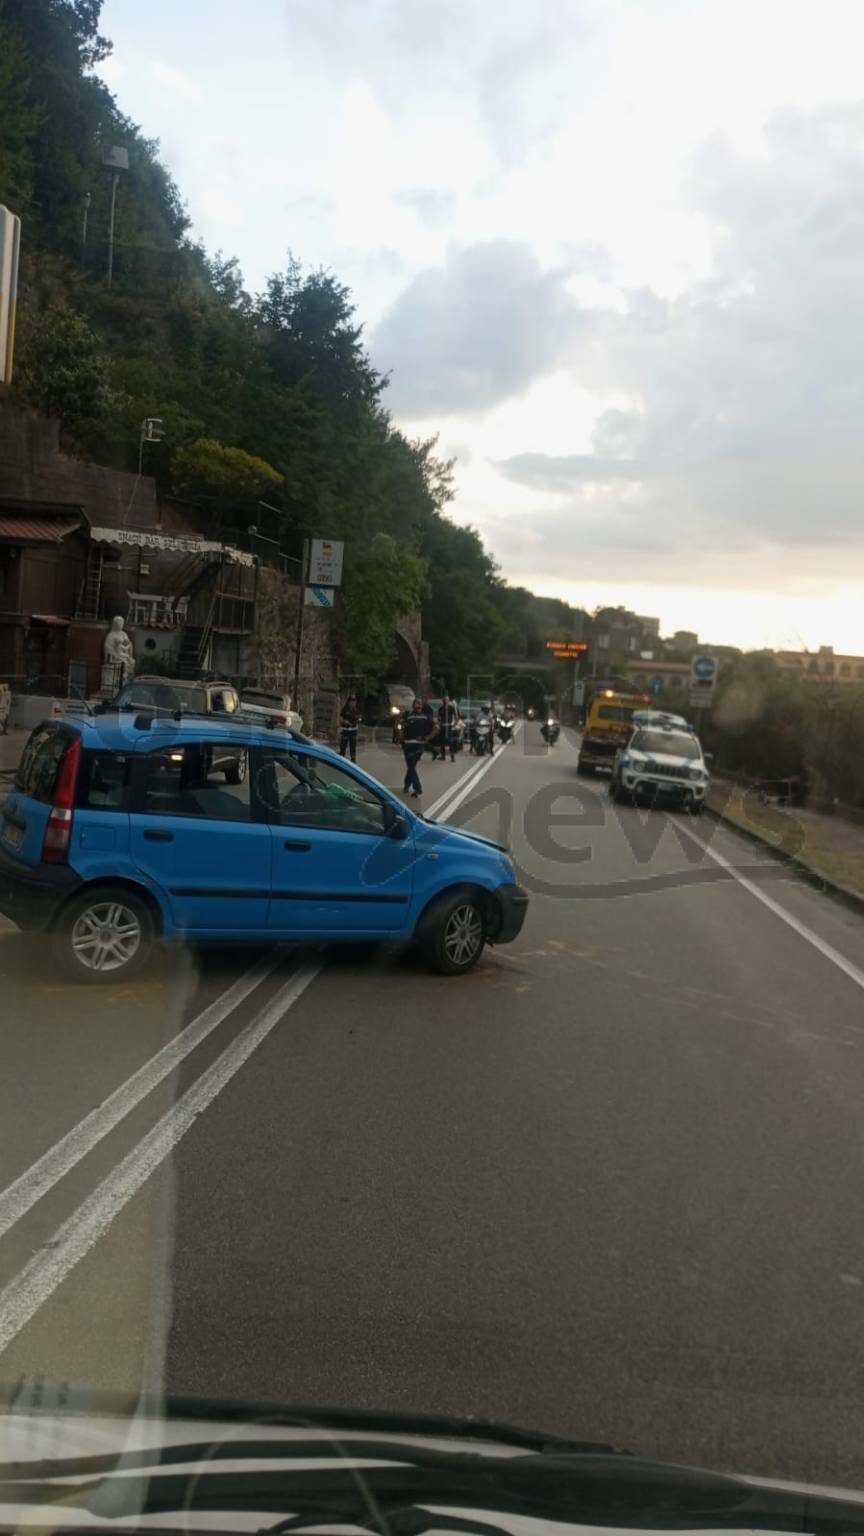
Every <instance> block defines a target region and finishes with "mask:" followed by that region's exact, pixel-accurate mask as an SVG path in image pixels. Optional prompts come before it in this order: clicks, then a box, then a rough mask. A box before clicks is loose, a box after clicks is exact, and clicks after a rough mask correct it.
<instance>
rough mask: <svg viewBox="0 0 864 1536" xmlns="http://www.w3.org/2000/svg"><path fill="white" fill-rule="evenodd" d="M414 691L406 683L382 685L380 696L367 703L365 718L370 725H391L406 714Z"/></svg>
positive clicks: (412, 699) (412, 701) (412, 700)
mask: <svg viewBox="0 0 864 1536" xmlns="http://www.w3.org/2000/svg"><path fill="white" fill-rule="evenodd" d="M414 694H415V690H414V689H413V688H411V687H409V685H408V684H407V683H384V684H383V686H382V688H381V692H380V694H379V695H378V696H377V697H375V696H372V698H371V699H370V700H368V701H367V706H366V710H365V713H366V717H367V723H368V724H370V725H392V723H393V721H394V720H398V719H400V718H401V716H402V715H403V714H407V713H408V711H409V710H410V708H411V705H412V704H413V703H414Z"/></svg>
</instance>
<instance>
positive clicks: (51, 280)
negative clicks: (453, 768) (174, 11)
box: [0, 0, 572, 687]
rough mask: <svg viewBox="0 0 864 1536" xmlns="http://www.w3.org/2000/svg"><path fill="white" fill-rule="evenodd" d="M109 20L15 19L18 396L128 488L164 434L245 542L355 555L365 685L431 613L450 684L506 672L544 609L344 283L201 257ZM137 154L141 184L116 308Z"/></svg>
mask: <svg viewBox="0 0 864 1536" xmlns="http://www.w3.org/2000/svg"><path fill="white" fill-rule="evenodd" d="M100 11H101V0H0V100H2V103H3V110H2V113H0V202H3V203H5V204H6V205H7V206H8V207H10V208H12V209H13V210H14V211H15V212H17V213H19V214H20V215H21V218H22V220H23V250H22V271H21V282H20V304H19V329H18V339H17V359H16V379H15V386H14V394H15V396H17V398H18V399H19V400H20V401H22V402H24V403H26V404H28V405H29V406H31V407H35V408H36V409H37V410H39V411H42V412H45V413H46V414H50V415H54V416H58V417H59V418H60V420H61V421H62V423H63V432H64V443H65V445H66V447H67V449H68V450H70V451H72V452H74V453H77V454H79V455H81V456H82V457H89V458H93V459H95V460H98V461H99V462H102V463H107V464H113V465H116V466H118V467H122V468H127V469H130V468H135V467H136V466H137V455H138V438H139V431H140V423H141V421H142V420H143V418H144V417H146V416H159V417H161V418H162V419H163V420H164V423H165V428H166V436H165V439H164V442H163V443H162V444H161V445H160V447H159V448H158V450H151V451H148V463H147V467H148V469H150V470H151V471H152V472H153V473H154V474H155V475H156V477H157V479H158V480H159V481H160V483H161V485H162V487H163V489H165V490H169V491H171V492H172V493H174V494H178V495H181V496H182V497H184V498H185V499H186V500H188V501H190V502H192V503H194V504H195V505H197V506H198V507H200V508H203V509H205V510H206V511H207V512H208V514H209V515H210V516H211V517H212V518H213V520H214V521H215V522H217V523H218V524H219V525H221V526H222V527H223V529H225V530H229V529H232V528H238V527H239V528H243V527H245V526H249V525H250V524H254V525H256V526H257V527H258V528H259V530H260V531H261V532H262V533H265V534H267V535H270V536H273V537H277V538H278V539H279V540H280V542H281V544H282V547H283V549H284V550H286V552H288V553H292V554H295V555H296V554H298V553H299V550H300V545H301V543H302V539H303V537H304V536H305V535H307V534H311V533H318V534H324V535H327V536H330V537H334V538H344V539H345V540H346V543H347V551H346V574H345V588H344V592H343V594H342V596H341V598H340V604H339V615H338V624H339V636H338V640H339V644H340V648H341V650H342V653H343V657H344V658H345V660H346V661H347V662H349V663H350V667H351V670H352V671H355V672H368V673H371V674H375V673H378V674H381V673H383V672H385V671H386V669H387V667H388V665H389V664H390V662H391V660H392V655H391V645H392V629H393V623H394V621H395V619H396V618H397V617H398V616H399V615H400V614H402V613H406V612H409V611H411V610H412V609H414V608H416V607H417V606H418V604H419V603H422V607H423V617H424V634H425V637H426V638H427V639H428V640H429V642H430V647H431V653H432V658H433V669H434V671H435V674H436V676H438V677H442V678H446V679H448V680H449V681H450V684H451V686H453V687H458V686H460V685H461V684H462V683H463V681H464V679H465V678H466V676H467V675H468V674H469V673H472V672H473V673H478V672H479V673H482V672H488V671H491V670H492V666H493V662H494V657H495V654H496V652H497V651H498V649H499V647H500V645H501V643H502V641H509V642H510V643H511V644H514V645H516V646H517V647H518V648H521V649H523V650H524V649H525V648H526V645H527V643H528V634H529V631H531V632H533V631H534V630H535V629H536V628H537V622H538V621H537V616H536V614H534V613H533V601H534V600H533V599H532V597H531V594H530V593H527V592H519V591H513V592H511V591H510V589H508V588H506V587H505V586H504V584H503V582H502V581H501V579H500V577H499V574H498V572H497V570H496V567H495V564H494V561H493V560H492V558H491V556H490V555H489V553H488V552H487V551H486V550H485V549H484V547H483V544H482V542H481V540H480V538H479V537H478V535H477V534H476V532H475V531H474V530H473V529H471V528H465V527H461V526H459V525H457V524H456V523H454V522H453V521H452V520H451V519H450V518H448V517H447V515H446V512H445V509H446V507H447V504H448V502H449V501H450V500H451V498H452V495H453V482H452V465H451V464H449V463H446V462H443V461H442V460H441V459H440V458H439V457H438V456H437V455H436V451H435V441H434V439H433V440H429V441H410V440H409V439H407V438H406V437H405V436H404V435H403V433H401V432H400V431H398V430H397V428H396V427H395V426H394V424H393V422H392V420H391V418H390V415H389V413H388V411H387V409H386V404H385V401H386V382H387V381H386V379H384V378H383V377H382V376H381V374H380V373H379V372H378V371H377V370H376V369H375V367H374V366H373V364H372V362H371V360H370V358H369V356H368V354H367V352H366V350H365V348H364V345H363V340H362V331H361V326H360V323H359V321H358V319H357V317H356V315H355V312H354V307H353V304H352V301H351V295H350V293H349V291H348V289H347V288H346V287H345V286H344V285H343V284H342V283H340V282H339V280H338V278H337V277H336V276H335V275H334V274H332V273H330V272H326V271H305V270H304V269H303V267H302V266H301V264H300V261H299V260H297V259H295V258H294V257H293V256H291V257H289V258H288V259H287V260H286V264H285V267H284V269H283V270H282V271H280V272H274V273H273V274H272V275H271V276H270V277H269V278H268V280H267V282H266V283H265V285H264V289H263V291H262V292H261V293H257V294H250V293H248V292H247V291H246V288H245V286H244V281H243V276H242V273H241V271H240V269H239V266H238V264H237V261H236V260H235V259H234V258H233V257H230V256H224V255H222V254H221V253H220V252H217V253H216V254H215V255H213V254H210V253H208V252H207V251H206V250H205V249H204V248H203V247H202V246H201V245H200V244H199V243H198V242H196V241H195V240H194V239H193V238H192V236H191V234H190V223H189V218H188V215H187V213H186V210H185V207H184V204H183V199H182V197H181V194H180V191H179V189H178V188H177V186H176V185H175V183H174V181H173V179H172V177H171V175H170V173H169V171H168V170H167V169H166V167H165V166H164V165H163V164H162V162H161V160H160V158H159V152H158V149H159V146H158V144H157V143H156V142H155V141H153V140H151V139H148V138H146V137H145V135H144V134H143V133H142V132H141V130H140V129H139V128H138V127H137V126H136V125H135V124H134V123H133V122H131V121H130V119H129V118H128V117H126V116H125V115H124V113H123V112H122V110H121V108H120V106H119V104H118V102H117V100H116V99H115V97H114V95H113V94H112V92H111V91H110V90H109V89H108V87H107V86H106V85H105V83H104V82H103V81H102V80H101V79H100V78H99V76H98V75H97V74H96V73H95V70H94V66H96V65H97V64H98V63H99V62H100V61H101V60H103V59H105V58H106V57H107V55H108V54H109V52H110V48H111V45H110V42H109V41H108V40H107V39H106V38H104V37H103V36H102V35H101V33H100V30H99V23H100ZM115 144H118V145H123V146H125V148H126V149H127V150H128V154H129V170H128V172H125V173H123V176H122V182H121V188H120V195H119V196H118V200H117V214H116V234H115V255H114V279H113V284H112V286H111V288H110V289H109V288H108V286H107V284H106V281H105V274H106V260H107V230H108V219H109V198H110V184H111V175H110V172H109V171H108V170H107V169H106V167H105V165H104V163H103V157H104V155H105V152H106V150H107V149H108V148H109V147H110V146H112V145H115ZM87 199H89V206H88V218H87V240H86V243H85V242H84V241H83V239H82V232H83V216H84V209H85V201H86V200H87ZM262 500H263V501H266V502H267V503H268V506H269V507H270V508H274V509H275V511H268V510H267V509H264V508H262V507H261V505H260V502H261V501H262ZM557 607H558V609H559V610H560V615H559V619H560V622H559V628H560V627H561V623H564V624H565V626H569V619H570V618H571V617H572V615H570V610H569V609H568V608H567V605H566V604H563V603H562V604H558V605H557ZM514 631H515V638H514Z"/></svg>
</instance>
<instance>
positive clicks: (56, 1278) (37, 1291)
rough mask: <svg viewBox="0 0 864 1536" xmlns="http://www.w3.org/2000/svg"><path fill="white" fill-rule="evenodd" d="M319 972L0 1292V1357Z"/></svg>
mask: <svg viewBox="0 0 864 1536" xmlns="http://www.w3.org/2000/svg"><path fill="white" fill-rule="evenodd" d="M320 969H321V967H320V965H305V966H303V967H301V969H300V970H299V971H297V972H296V973H295V975H294V976H292V977H291V979H290V980H289V981H287V982H286V983H285V985H284V986H283V987H280V989H279V991H278V992H277V993H276V995H275V996H274V997H273V998H272V999H271V1001H270V1002H269V1003H267V1004H266V1006H265V1007H264V1008H263V1009H261V1011H260V1012H259V1013H258V1014H256V1015H255V1017H254V1018H253V1019H251V1020H250V1022H249V1023H248V1024H247V1025H246V1026H245V1027H244V1028H243V1029H242V1030H241V1031H240V1034H239V1035H238V1036H237V1038H236V1039H235V1040H233V1041H232V1043H231V1044H230V1045H229V1046H227V1047H226V1049H225V1050H224V1051H223V1052H222V1054H221V1056H218V1057H217V1058H216V1060H215V1061H214V1062H213V1063H212V1064H211V1065H210V1066H209V1067H208V1068H207V1070H206V1071H205V1072H202V1074H201V1076H200V1077H199V1078H198V1079H197V1081H196V1082H195V1083H193V1085H192V1087H191V1088H189V1089H187V1091H186V1093H184V1094H183V1095H182V1097H181V1098H179V1099H178V1100H177V1102H176V1104H174V1105H172V1107H171V1108H170V1109H169V1110H167V1111H166V1113H165V1114H164V1115H163V1116H162V1117H161V1119H160V1120H157V1122H156V1124H155V1125H154V1126H153V1128H152V1130H150V1131H148V1132H147V1134H146V1136H143V1137H142V1139H141V1140H140V1141H139V1142H138V1144H137V1146H135V1147H133V1148H132V1150H131V1152H129V1153H127V1155H126V1157H124V1158H123V1160H122V1162H120V1163H118V1164H117V1167H116V1168H114V1169H113V1170H112V1172H111V1173H109V1174H107V1175H106V1177H105V1178H104V1179H103V1180H102V1182H101V1184H98V1185H97V1186H96V1188H95V1189H94V1191H93V1193H92V1194H91V1195H88V1197H87V1199H86V1200H84V1201H82V1203H81V1205H79V1206H78V1208H77V1210H75V1211H73V1212H72V1215H71V1216H70V1217H69V1218H68V1220H67V1221H64V1222H63V1224H62V1226H60V1227H58V1229H57V1231H56V1232H55V1233H54V1235H53V1236H52V1237H51V1238H50V1240H49V1241H48V1242H47V1243H46V1244H45V1245H44V1247H42V1248H40V1249H38V1251H37V1252H36V1253H34V1255H33V1257H32V1258H31V1259H30V1260H29V1261H28V1263H27V1264H25V1266H24V1268H23V1269H22V1270H21V1271H20V1273H19V1274H18V1275H16V1277H15V1279H14V1280H11V1281H10V1282H9V1284H8V1285H7V1286H6V1288H5V1290H3V1291H2V1292H0V1351H2V1350H4V1349H5V1348H6V1347H7V1345H9V1344H10V1343H11V1342H12V1340H13V1339H14V1338H15V1336H16V1334H18V1333H20V1331H21V1329H22V1328H24V1327H26V1325H27V1324H28V1323H29V1322H30V1320H31V1319H32V1318H33V1317H34V1316H35V1314H36V1313H37V1312H38V1311H39V1308H40V1307H41V1306H43V1305H44V1303H45V1302H46V1301H47V1300H48V1299H49V1297H50V1296H51V1295H53V1293H54V1291H56V1289H57V1287H58V1286H59V1285H61V1284H62V1282H63V1281H64V1280H65V1279H66V1276H67V1275H68V1274H70V1272H71V1271H72V1270H73V1269H74V1268H75V1266H76V1264H79V1263H80V1261H81V1260H82V1259H83V1258H84V1257H85V1256H86V1254H88V1253H89V1252H90V1249H91V1248H92V1247H93V1246H94V1244H95V1243H97V1242H98V1241H99V1239H100V1237H103V1236H104V1234H105V1233H106V1232H107V1231H108V1228H109V1227H110V1226H111V1224H112V1222H113V1221H114V1220H115V1219H116V1217H117V1216H119V1215H120V1212H121V1211H122V1210H123V1208H124V1206H126V1205H127V1204H128V1203H129V1201H130V1200H131V1199H132V1197H133V1195H135V1194H137V1192H138V1190H139V1189H141V1187H142V1185H143V1184H145V1183H146V1182H147V1180H148V1179H149V1177H150V1175H151V1174H152V1173H154V1172H155V1170H156V1169H157V1168H158V1166H159V1164H160V1163H161V1162H162V1161H163V1160H164V1159H165V1158H166V1157H167V1156H168V1154H169V1152H172V1151H173V1149H174V1148H175V1147H176V1146H177V1143H178V1142H179V1141H180V1140H181V1138H182V1137H183V1136H185V1135H186V1132H187V1131H188V1130H189V1128H190V1127H191V1126H192V1125H194V1123H195V1120H196V1119H197V1118H198V1116H199V1115H200V1114H203V1112H204V1110H205V1109H207V1108H208V1106H209V1105H210V1104H212V1102H213V1100H214V1099H215V1098H216V1096H217V1094H219V1093H221V1091H222V1089H223V1088H224V1087H225V1086H226V1085H227V1084H228V1083H230V1081H231V1079H232V1077H233V1076H234V1074H235V1073H236V1072H238V1071H239V1070H240V1068H241V1067H242V1066H243V1065H244V1063H245V1062H246V1061H248V1059H249V1057H250V1056H251V1055H252V1053H253V1051H255V1050H256V1049H257V1048H258V1046H259V1045H261V1044H262V1042H263V1041H264V1040H265V1039H266V1038H267V1036H268V1035H269V1033H270V1031H271V1030H272V1029H273V1028H274V1026H275V1025H276V1024H278V1023H279V1021H280V1019H282V1018H283V1017H284V1016H285V1014H286V1013H287V1012H288V1009H289V1008H291V1007H292V1006H293V1004H294V1003H296V1002H297V999H298V998H299V997H301V996H302V994H303V993H304V992H305V990H306V988H307V987H308V986H309V984H310V982H312V981H314V979H315V977H316V976H317V975H318V972H319V970H320Z"/></svg>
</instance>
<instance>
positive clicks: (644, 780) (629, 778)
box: [622, 773, 708, 801]
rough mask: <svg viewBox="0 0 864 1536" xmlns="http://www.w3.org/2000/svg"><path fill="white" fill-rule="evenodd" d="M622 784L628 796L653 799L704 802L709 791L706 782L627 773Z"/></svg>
mask: <svg viewBox="0 0 864 1536" xmlns="http://www.w3.org/2000/svg"><path fill="white" fill-rule="evenodd" d="M622 783H623V785H624V788H625V790H626V791H627V793H628V795H644V796H645V797H646V798H647V797H648V796H650V797H651V798H652V799H654V798H656V799H659V798H661V797H662V798H663V799H666V800H687V801H693V800H704V799H705V795H706V793H707V791H708V785H707V784H706V783H705V782H704V780H703V781H699V780H697V779H661V778H649V777H648V776H647V775H646V774H632V773H625V774H624V776H623V779H622Z"/></svg>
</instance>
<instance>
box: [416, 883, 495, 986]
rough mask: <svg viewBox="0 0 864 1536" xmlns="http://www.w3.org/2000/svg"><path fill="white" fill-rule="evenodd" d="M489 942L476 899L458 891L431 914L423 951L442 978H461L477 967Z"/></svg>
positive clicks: (483, 915) (483, 919) (484, 917)
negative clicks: (487, 941)
mask: <svg viewBox="0 0 864 1536" xmlns="http://www.w3.org/2000/svg"><path fill="white" fill-rule="evenodd" d="M485 943H486V916H485V913H484V911H483V908H482V906H481V904H480V900H479V899H478V898H477V897H476V896H472V895H471V894H470V893H468V892H463V893H459V892H456V893H455V894H454V895H453V896H448V897H445V898H444V899H443V900H442V901H440V902H439V903H438V905H437V906H436V907H435V909H434V912H433V913H431V914H430V923H429V926H428V929H427V936H426V938H425V939H424V941H423V950H424V954H425V957H426V960H427V962H428V964H429V965H430V966H431V967H432V968H433V970H436V971H438V972H439V974H440V975H442V976H462V975H464V973H465V972H466V971H470V970H471V967H472V966H474V965H476V964H477V961H478V960H479V959H480V956H481V955H482V953H483V946H484V944H485Z"/></svg>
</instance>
